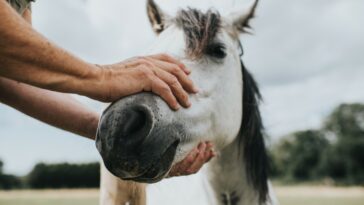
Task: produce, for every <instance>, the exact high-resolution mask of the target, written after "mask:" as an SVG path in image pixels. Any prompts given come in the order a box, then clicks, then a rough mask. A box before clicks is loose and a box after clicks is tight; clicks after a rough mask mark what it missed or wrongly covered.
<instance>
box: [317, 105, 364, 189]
mask: <svg viewBox="0 0 364 205" xmlns="http://www.w3.org/2000/svg"><path fill="white" fill-rule="evenodd" d="M324 131H325V132H326V133H328V135H329V136H333V137H334V140H333V144H332V146H331V147H330V149H329V150H327V152H326V154H325V157H324V159H323V161H322V163H321V168H320V170H321V172H322V173H324V174H326V175H327V176H329V177H331V178H333V179H335V180H337V181H340V182H344V183H348V184H364V152H363V150H364V105H362V104H342V105H340V106H339V107H338V108H337V109H335V110H334V111H333V113H332V114H331V115H330V116H329V117H328V118H327V119H326V122H325V125H324Z"/></svg>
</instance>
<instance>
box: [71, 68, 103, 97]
mask: <svg viewBox="0 0 364 205" xmlns="http://www.w3.org/2000/svg"><path fill="white" fill-rule="evenodd" d="M88 67H89V69H88V70H89V71H88V72H87V74H85V75H84V76H82V78H80V79H78V81H77V83H76V87H77V88H78V89H77V90H76V91H75V93H76V94H79V95H83V96H86V97H90V98H93V99H95V98H96V95H95V93H96V91H97V89H98V88H99V87H100V85H99V84H100V82H101V78H102V76H103V75H104V74H103V69H102V68H101V66H99V65H96V64H89V66H88Z"/></svg>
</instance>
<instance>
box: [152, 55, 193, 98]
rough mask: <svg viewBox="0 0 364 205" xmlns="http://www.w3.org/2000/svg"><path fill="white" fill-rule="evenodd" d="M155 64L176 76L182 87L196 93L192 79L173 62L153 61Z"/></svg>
mask: <svg viewBox="0 0 364 205" xmlns="http://www.w3.org/2000/svg"><path fill="white" fill-rule="evenodd" d="M153 63H155V65H156V66H158V67H159V68H161V69H163V70H165V71H167V72H168V73H170V74H172V75H174V76H176V77H177V79H178V81H179V82H180V83H181V85H182V87H183V88H184V89H185V90H186V91H188V92H191V93H197V92H198V88H197V87H196V85H195V84H194V83H193V81H192V80H191V79H190V78H189V77H188V75H186V73H184V72H183V71H182V70H181V69H179V68H178V67H177V66H176V65H175V64H172V63H168V62H163V61H154V62H153Z"/></svg>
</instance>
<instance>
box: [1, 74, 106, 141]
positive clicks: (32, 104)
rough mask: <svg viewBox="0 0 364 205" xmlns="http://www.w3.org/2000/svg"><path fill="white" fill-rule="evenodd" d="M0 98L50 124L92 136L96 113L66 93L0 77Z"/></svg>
mask: <svg viewBox="0 0 364 205" xmlns="http://www.w3.org/2000/svg"><path fill="white" fill-rule="evenodd" d="M0 102H3V103H5V104H7V105H9V106H11V107H13V108H15V109H17V110H19V111H21V112H23V113H25V114H27V115H29V116H31V117H33V118H36V119H38V120H40V121H42V122H45V123H47V124H50V125H52V126H55V127H58V128H60V129H63V130H66V131H69V132H72V133H75V134H78V135H81V136H84V137H87V138H90V139H94V138H95V135H96V129H97V124H98V120H99V114H98V113H96V112H94V111H92V110H90V109H87V108H86V107H85V106H84V105H82V104H80V103H79V102H77V101H76V100H75V99H73V98H72V97H71V96H69V95H67V94H62V93H56V92H52V91H47V90H43V89H40V88H36V87H33V86H29V85H26V84H22V83H18V82H15V81H12V80H8V79H5V78H1V77H0Z"/></svg>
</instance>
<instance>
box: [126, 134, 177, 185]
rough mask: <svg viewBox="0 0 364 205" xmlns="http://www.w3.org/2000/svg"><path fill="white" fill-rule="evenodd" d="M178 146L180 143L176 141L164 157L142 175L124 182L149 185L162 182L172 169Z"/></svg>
mask: <svg viewBox="0 0 364 205" xmlns="http://www.w3.org/2000/svg"><path fill="white" fill-rule="evenodd" d="M178 144H179V141H176V142H174V143H173V144H172V145H170V146H169V147H168V148H167V150H166V151H165V152H164V153H163V154H162V156H161V157H160V158H159V159H157V160H155V161H154V163H153V164H152V165H151V166H150V167H149V168H147V169H146V171H145V172H144V173H142V174H141V175H139V176H137V177H129V178H123V180H131V181H135V182H141V183H148V184H151V183H156V182H159V181H161V180H162V179H163V178H164V177H165V176H167V174H168V172H169V170H170V169H171V167H172V164H173V159H174V156H175V154H176V149H177V146H178Z"/></svg>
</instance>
